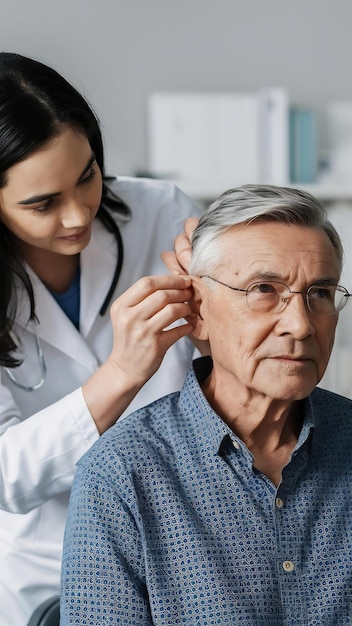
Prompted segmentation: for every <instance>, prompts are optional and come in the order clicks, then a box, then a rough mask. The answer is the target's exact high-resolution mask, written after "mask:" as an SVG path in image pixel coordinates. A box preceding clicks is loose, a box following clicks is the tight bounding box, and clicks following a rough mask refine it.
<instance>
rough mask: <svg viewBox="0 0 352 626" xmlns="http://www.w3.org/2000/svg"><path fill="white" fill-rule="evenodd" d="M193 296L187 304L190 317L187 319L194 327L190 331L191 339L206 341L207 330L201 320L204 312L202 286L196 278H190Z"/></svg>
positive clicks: (203, 321) (200, 281) (199, 279)
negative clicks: (189, 307)
mask: <svg viewBox="0 0 352 626" xmlns="http://www.w3.org/2000/svg"><path fill="white" fill-rule="evenodd" d="M192 287H193V296H192V299H191V300H190V302H189V304H190V305H191V309H192V315H191V316H190V317H189V318H188V319H187V321H189V322H190V323H191V324H193V326H194V330H193V331H192V335H193V337H195V338H196V339H202V340H208V338H209V337H208V328H207V325H206V322H205V320H204V319H203V310H204V284H203V283H202V280H201V278H199V277H198V276H192Z"/></svg>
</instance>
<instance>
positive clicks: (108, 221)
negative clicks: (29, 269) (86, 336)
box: [3, 205, 130, 391]
mask: <svg viewBox="0 0 352 626" xmlns="http://www.w3.org/2000/svg"><path fill="white" fill-rule="evenodd" d="M127 209H128V207H126V208H125V216H124V217H123V220H124V221H127V219H129V217H130V213H127V212H126V210H127ZM127 214H128V218H127V217H126V216H127ZM99 219H100V221H101V222H102V223H103V224H104V226H105V227H106V228H107V229H108V230H109V231H110V232H112V233H113V234H114V236H115V239H116V243H117V257H116V266H115V271H114V275H113V278H112V281H111V285H110V287H109V291H108V293H107V294H106V297H105V300H104V302H103V304H102V306H101V308H100V311H99V315H104V314H105V313H106V310H107V308H108V306H109V303H110V300H111V298H112V295H113V293H114V291H115V287H116V285H117V282H118V280H119V277H120V274H121V270H122V264H123V254H124V250H123V241H122V237H121V233H120V229H119V227H118V225H117V224H116V222H115V220H114V219H113V217H112V216H111V214H110V213H109V212H108V211H107V210H106V208H105V206H104V205H102V206H101V207H100V210H99ZM35 324H36V322H35ZM34 337H35V345H36V350H37V355H38V363H39V368H40V379H39V380H38V382H37V383H35V384H34V385H23V384H22V383H20V382H19V381H18V380H17V379H16V377H15V376H14V374H13V371H12V369H10V368H8V367H4V368H3V370H4V371H5V372H6V374H7V376H8V377H9V379H10V380H11V381H12V382H13V384H14V385H16V387H18V388H19V389H22V391H37V389H40V388H41V387H42V386H43V385H44V383H45V381H46V376H47V368H46V363H45V358H44V354H43V350H42V347H41V345H40V340H39V337H38V333H37V329H36V325H35V327H34Z"/></svg>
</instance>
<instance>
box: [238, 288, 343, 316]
mask: <svg viewBox="0 0 352 626" xmlns="http://www.w3.org/2000/svg"><path fill="white" fill-rule="evenodd" d="M299 293H300V292H299ZM294 294H295V292H294V291H292V292H291V291H290V289H289V288H288V287H287V285H284V284H281V283H275V282H266V283H255V284H254V285H250V287H249V288H248V291H247V302H248V306H249V307H250V308H251V309H252V310H254V311H262V312H266V311H275V310H276V311H281V310H283V309H284V308H285V306H286V305H287V304H288V302H289V300H290V298H291V295H294ZM302 295H304V296H305V298H306V302H307V306H308V308H309V310H310V311H311V312H312V313H317V314H320V315H334V314H335V313H338V311H341V309H343V307H344V306H345V304H346V302H347V300H348V293H347V291H346V290H345V288H344V287H340V286H336V285H312V286H311V287H309V289H308V290H307V292H304V293H303V294H302Z"/></svg>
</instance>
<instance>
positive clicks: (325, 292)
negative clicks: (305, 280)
mask: <svg viewBox="0 0 352 626" xmlns="http://www.w3.org/2000/svg"><path fill="white" fill-rule="evenodd" d="M309 297H310V298H314V299H315V300H332V299H333V292H332V289H328V288H327V287H313V289H310V290H309Z"/></svg>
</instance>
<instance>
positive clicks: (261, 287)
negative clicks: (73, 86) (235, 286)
mask: <svg viewBox="0 0 352 626" xmlns="http://www.w3.org/2000/svg"><path fill="white" fill-rule="evenodd" d="M249 291H250V292H251V293H255V294H257V295H266V294H268V295H270V294H275V293H277V290H276V288H275V285H272V284H271V283H256V284H255V285H251V287H249Z"/></svg>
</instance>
